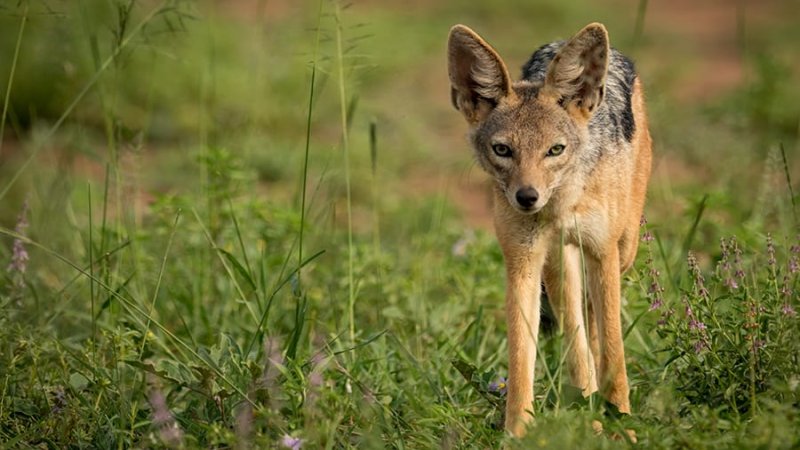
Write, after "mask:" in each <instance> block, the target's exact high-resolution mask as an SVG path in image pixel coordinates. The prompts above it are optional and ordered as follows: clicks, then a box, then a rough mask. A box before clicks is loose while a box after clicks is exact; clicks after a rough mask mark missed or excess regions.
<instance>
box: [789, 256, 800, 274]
mask: <svg viewBox="0 0 800 450" xmlns="http://www.w3.org/2000/svg"><path fill="white" fill-rule="evenodd" d="M798 271H800V262H798V260H797V256H794V255H793V256H792V257H791V258H789V273H797V272H798Z"/></svg>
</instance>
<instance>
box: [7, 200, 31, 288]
mask: <svg viewBox="0 0 800 450" xmlns="http://www.w3.org/2000/svg"><path fill="white" fill-rule="evenodd" d="M28 209H29V207H28V200H25V203H23V204H22V210H21V211H20V212H19V216H17V224H16V226H15V227H14V231H15V232H16V233H17V234H18V235H20V236H25V230H26V229H27V228H28ZM28 259H29V256H28V251H27V250H26V249H25V241H23V240H22V239H21V238H15V239H14V244H13V247H12V253H11V262H10V263H9V264H8V268H6V270H7V271H8V272H9V273H11V274H13V273H15V272H16V274H17V277H16V280H15V283H16V284H17V285H20V284H22V276H23V275H25V271H26V270H27V268H28Z"/></svg>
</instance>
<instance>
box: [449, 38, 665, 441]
mask: <svg viewBox="0 0 800 450" xmlns="http://www.w3.org/2000/svg"><path fill="white" fill-rule="evenodd" d="M447 56H448V65H449V67H448V72H449V76H450V82H451V85H452V101H453V105H454V106H455V107H456V109H458V110H459V111H461V113H462V114H463V115H464V117H465V118H466V119H467V122H468V123H469V128H470V140H471V142H472V145H473V147H474V150H475V156H476V158H477V161H478V163H479V164H480V166H481V167H482V168H483V169H484V170H486V172H488V173H489V175H491V176H492V177H493V178H494V225H495V230H496V232H497V238H498V240H499V241H500V246H501V247H502V250H503V254H504V257H505V265H506V277H507V280H506V281H507V292H506V314H507V319H508V348H509V377H508V397H507V399H508V400H507V404H506V422H505V423H506V429H507V430H508V431H509V432H511V433H512V434H513V435H515V436H519V435H522V434H524V431H525V424H526V423H527V422H528V421H529V420H530V419H531V417H532V415H531V413H530V411H531V410H532V402H533V378H534V376H533V369H534V365H535V361H536V342H537V339H538V330H539V314H540V312H539V311H540V309H539V308H540V294H541V285H542V283H544V286H545V289H546V290H547V294H548V298H549V299H550V303H551V306H552V308H553V311H554V312H555V314H556V317H557V318H558V320H559V323H560V324H561V325H562V330H563V332H564V334H565V336H566V337H567V341H568V356H567V360H568V364H569V372H570V380H571V383H572V384H574V385H575V386H577V387H578V388H580V389H582V392H583V394H584V395H589V394H591V393H592V392H595V391H597V390H598V389H599V390H600V392H601V393H602V395H603V396H604V397H605V398H606V399H608V400H609V401H610V402H611V403H613V404H615V405H616V406H617V407H618V408H619V410H620V411H621V412H623V413H630V401H629V399H628V378H627V375H626V372H625V354H624V349H623V345H622V329H621V325H620V274H621V273H622V272H624V271H625V270H627V269H628V268H629V267H630V266H631V265H632V264H633V261H634V259H635V257H636V249H637V245H638V241H639V239H638V235H639V234H638V230H639V222H640V218H641V216H642V209H643V207H644V200H645V192H646V190H647V181H648V179H649V177H650V164H651V159H652V156H651V148H650V147H651V141H650V134H649V132H648V126H647V114H646V112H645V104H644V94H643V91H642V85H641V83H640V81H639V77H638V76H637V74H636V72H635V71H634V68H633V64H632V63H631V61H630V60H629V59H627V58H626V57H625V56H623V55H622V54H620V53H619V52H617V51H616V50H613V49H611V48H610V47H609V43H608V33H607V32H606V29H605V27H604V26H603V25H601V24H598V23H593V24H590V25H588V26H586V27H585V28H584V29H582V30H581V31H580V32H578V33H577V34H576V35H575V36H574V37H572V39H570V40H568V41H562V42H554V43H551V44H547V45H545V46H543V47H541V48H539V49H538V50H537V51H536V52H535V53H534V54H533V56H532V57H531V59H530V61H528V62H527V63H526V64H525V66H524V67H523V70H522V79H521V80H519V81H513V82H512V80H511V77H510V76H509V74H508V69H507V68H506V65H505V64H504V63H503V60H502V59H501V58H500V56H499V55H498V54H497V52H496V51H495V50H494V49H493V48H492V47H491V46H490V45H489V44H488V43H486V41H484V40H483V39H482V38H481V37H480V36H478V35H477V34H476V33H475V32H473V31H472V30H470V29H469V28H467V27H465V26H463V25H456V26H454V27H453V28H452V29H451V30H450V38H449V42H448V55H447ZM584 267H585V273H586V280H585V285H586V287H587V289H588V294H589V295H588V297H589V299H590V302H588V305H586V310H587V311H588V317H586V321H584V307H583V302H582V293H581V289H582V286H583V285H584V280H583V277H582V275H581V272H582V271H583V268H584Z"/></svg>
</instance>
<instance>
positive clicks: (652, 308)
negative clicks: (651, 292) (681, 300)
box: [647, 297, 664, 311]
mask: <svg viewBox="0 0 800 450" xmlns="http://www.w3.org/2000/svg"><path fill="white" fill-rule="evenodd" d="M663 305H664V301H663V300H662V299H661V297H656V298H655V299H654V300H653V302H652V303H650V307H649V308H647V310H648V311H655V310H657V309H658V308H661V307H662V306H663Z"/></svg>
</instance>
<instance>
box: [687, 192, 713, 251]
mask: <svg viewBox="0 0 800 450" xmlns="http://www.w3.org/2000/svg"><path fill="white" fill-rule="evenodd" d="M707 203H708V194H705V195H703V198H702V199H701V200H700V204H699V205H697V213H695V215H694V220H693V221H692V226H691V227H689V232H688V233H687V234H686V239H684V240H683V245H682V246H681V250H682V252H681V255H685V254H686V253H687V252H688V251H689V249H690V248H692V243H693V242H694V237H695V234H697V227H698V225H700V219H702V218H703V213H704V212H705V210H706V204H707Z"/></svg>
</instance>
